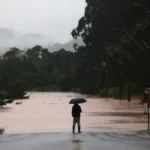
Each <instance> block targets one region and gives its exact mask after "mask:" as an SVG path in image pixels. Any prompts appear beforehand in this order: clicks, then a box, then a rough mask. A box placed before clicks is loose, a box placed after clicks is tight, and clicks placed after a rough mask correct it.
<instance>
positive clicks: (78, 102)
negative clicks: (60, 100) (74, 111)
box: [69, 98, 87, 104]
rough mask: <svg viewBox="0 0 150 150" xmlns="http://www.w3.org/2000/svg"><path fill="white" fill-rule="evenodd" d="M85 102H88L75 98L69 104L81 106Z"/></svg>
mask: <svg viewBox="0 0 150 150" xmlns="http://www.w3.org/2000/svg"><path fill="white" fill-rule="evenodd" d="M85 102H87V101H86V99H84V98H74V99H72V100H71V101H70V102H69V104H80V103H85Z"/></svg>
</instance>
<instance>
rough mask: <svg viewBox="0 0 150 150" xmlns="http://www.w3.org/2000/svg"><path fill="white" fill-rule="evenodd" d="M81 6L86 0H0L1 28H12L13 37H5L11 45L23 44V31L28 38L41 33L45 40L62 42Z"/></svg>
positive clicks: (74, 24)
mask: <svg viewBox="0 0 150 150" xmlns="http://www.w3.org/2000/svg"><path fill="white" fill-rule="evenodd" d="M84 7H85V0H0V28H2V29H11V30H12V31H11V32H12V34H13V38H11V39H12V40H10V38H9V41H6V43H9V44H10V43H11V44H10V46H11V45H13V44H14V43H15V44H16V45H17V44H23V39H24V38H23V37H24V35H25V39H27V37H26V34H29V36H30V38H31V34H37V38H38V37H40V35H41V39H42V38H43V39H42V40H44V39H45V40H44V41H45V42H46V43H47V42H48V41H49V42H60V43H64V42H67V41H69V40H70V39H71V36H70V32H71V30H72V29H73V28H74V27H76V25H77V22H78V19H79V18H80V17H81V16H82V15H83V13H84ZM0 34H1V32H0ZM20 36H21V38H20ZM33 37H34V36H33ZM5 38H6V39H7V37H5ZM0 39H3V35H0ZM6 39H5V40H6ZM13 40H14V41H13ZM38 40H40V38H39V39H38ZM19 41H20V42H22V43H19ZM3 42H4V41H3ZM26 43H28V42H27V41H26ZM1 44H3V45H5V44H4V43H0V46H1ZM9 44H8V45H9Z"/></svg>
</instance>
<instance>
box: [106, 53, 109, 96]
mask: <svg viewBox="0 0 150 150" xmlns="http://www.w3.org/2000/svg"><path fill="white" fill-rule="evenodd" d="M108 67H109V64H108V55H106V66H105V98H106V99H107V98H108Z"/></svg>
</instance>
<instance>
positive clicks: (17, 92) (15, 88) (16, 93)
mask: <svg viewBox="0 0 150 150" xmlns="http://www.w3.org/2000/svg"><path fill="white" fill-rule="evenodd" d="M8 91H9V96H10V97H11V98H13V99H18V98H19V99H21V98H24V96H25V95H26V93H25V89H24V87H23V84H22V83H21V81H19V80H14V81H12V83H11V84H10V85H9V87H8Z"/></svg>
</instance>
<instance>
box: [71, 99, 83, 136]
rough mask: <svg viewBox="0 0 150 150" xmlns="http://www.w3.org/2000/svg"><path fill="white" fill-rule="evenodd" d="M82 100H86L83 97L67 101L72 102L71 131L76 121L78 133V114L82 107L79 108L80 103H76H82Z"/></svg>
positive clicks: (79, 131)
mask: <svg viewBox="0 0 150 150" xmlns="http://www.w3.org/2000/svg"><path fill="white" fill-rule="evenodd" d="M84 102H86V100H85V99H83V98H76V99H72V100H71V101H70V102H69V104H74V105H73V106H72V117H73V125H72V133H75V126H76V123H77V125H78V133H81V125H80V114H81V112H82V109H81V107H80V105H78V104H79V103H84Z"/></svg>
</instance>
